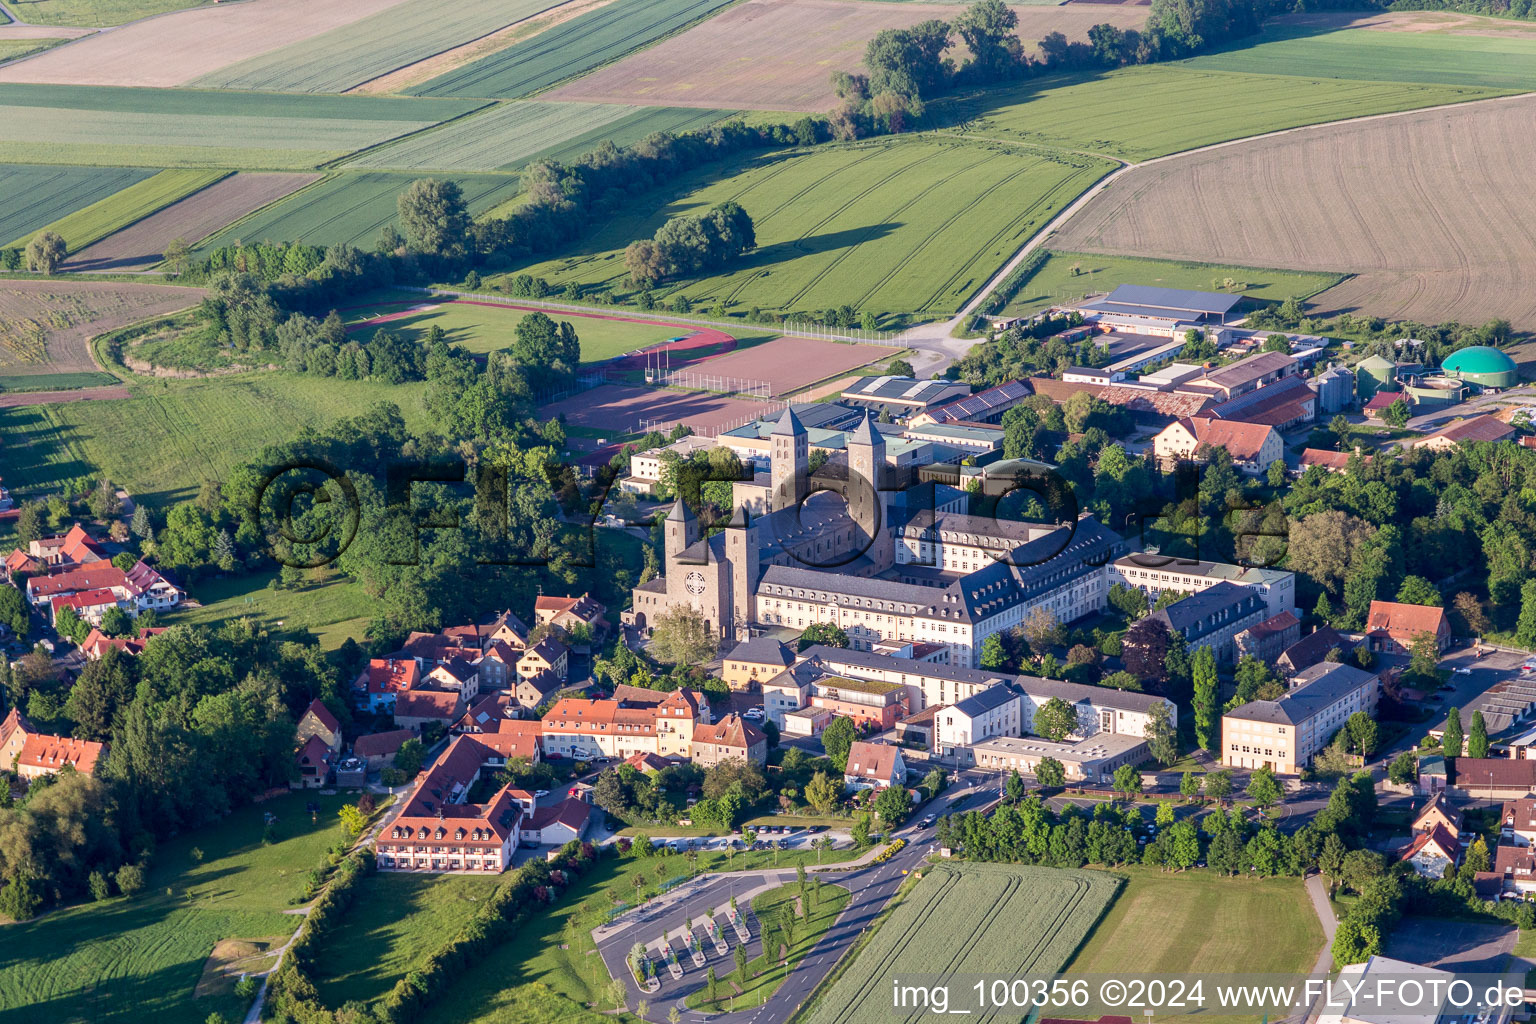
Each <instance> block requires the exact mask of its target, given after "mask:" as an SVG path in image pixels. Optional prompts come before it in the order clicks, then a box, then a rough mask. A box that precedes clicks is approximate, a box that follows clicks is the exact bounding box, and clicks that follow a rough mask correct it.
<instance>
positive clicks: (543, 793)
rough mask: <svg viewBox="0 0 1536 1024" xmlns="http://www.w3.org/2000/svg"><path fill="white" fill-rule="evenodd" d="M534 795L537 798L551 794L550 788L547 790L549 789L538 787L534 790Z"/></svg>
mask: <svg viewBox="0 0 1536 1024" xmlns="http://www.w3.org/2000/svg"><path fill="white" fill-rule="evenodd" d="M533 795H534V797H535V798H538V797H543V796H549V790H547V789H536V790H534V791H533Z"/></svg>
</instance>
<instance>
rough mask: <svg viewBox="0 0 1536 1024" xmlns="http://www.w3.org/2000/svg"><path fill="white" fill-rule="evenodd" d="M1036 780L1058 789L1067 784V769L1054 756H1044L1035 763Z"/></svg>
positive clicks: (1050, 787) (1045, 785)
mask: <svg viewBox="0 0 1536 1024" xmlns="http://www.w3.org/2000/svg"><path fill="white" fill-rule="evenodd" d="M1035 781H1036V782H1038V783H1040V785H1042V786H1044V787H1046V788H1047V789H1057V788H1059V787H1061V786H1065V785H1066V784H1067V769H1066V766H1065V765H1063V764H1062V763H1061V762H1060V761H1058V760H1056V759H1055V758H1054V757H1042V758H1041V759H1040V760H1039V761H1038V762H1036V764H1035Z"/></svg>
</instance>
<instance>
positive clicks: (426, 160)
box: [347, 100, 729, 171]
mask: <svg viewBox="0 0 1536 1024" xmlns="http://www.w3.org/2000/svg"><path fill="white" fill-rule="evenodd" d="M728 113H729V111H725V110H694V109H682V108H676V107H673V108H668V107H634V106H627V105H622V104H612V103H545V102H540V101H536V100H529V101H524V102H512V103H500V104H497V105H496V106H494V107H492V108H490V109H489V110H487V111H484V112H478V113H475V114H472V115H470V116H469V117H462V118H459V119H458V120H457V121H453V122H451V123H449V124H446V125H443V126H442V127H441V128H438V129H436V130H434V131H430V132H421V133H419V134H417V135H413V136H411V137H410V138H408V139H402V140H400V141H399V142H396V143H392V144H390V145H388V146H381V147H380V148H378V149H375V150H373V151H372V152H369V153H366V154H364V155H363V156H361V157H358V158H357V159H356V160H352V161H349V162H348V163H347V166H348V167H369V168H380V169H383V168H394V169H400V170H411V171H421V170H436V171H499V170H512V169H514V168H518V167H521V166H523V165H524V164H527V163H529V162H531V161H532V160H533V159H535V158H537V157H550V158H553V159H556V160H570V159H574V158H575V157H578V156H580V155H581V154H582V153H585V152H587V151H588V150H590V149H592V148H593V147H595V146H596V145H597V143H598V142H599V141H602V140H607V141H611V142H612V143H613V144H614V145H616V146H627V145H631V144H633V143H636V142H639V141H640V140H641V139H643V138H645V137H646V136H647V135H650V134H652V133H654V132H671V133H677V132H684V131H691V130H693V129H697V128H704V127H707V126H708V125H710V124H712V123H714V122H715V121H718V120H720V119H721V118H723V117H725V116H727V114H728Z"/></svg>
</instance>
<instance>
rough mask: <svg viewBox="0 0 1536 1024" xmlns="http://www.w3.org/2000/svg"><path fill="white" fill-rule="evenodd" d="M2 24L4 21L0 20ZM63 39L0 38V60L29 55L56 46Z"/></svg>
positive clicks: (15, 58)
mask: <svg viewBox="0 0 1536 1024" xmlns="http://www.w3.org/2000/svg"><path fill="white" fill-rule="evenodd" d="M3 24H5V22H3V21H0V25H3ZM63 41H64V40H62V39H0V61H7V60H20V59H21V58H22V57H30V56H31V55H32V54H34V53H40V52H42V51H43V50H46V49H48V48H50V47H54V46H58V45H59V44H60V43H62V42H63Z"/></svg>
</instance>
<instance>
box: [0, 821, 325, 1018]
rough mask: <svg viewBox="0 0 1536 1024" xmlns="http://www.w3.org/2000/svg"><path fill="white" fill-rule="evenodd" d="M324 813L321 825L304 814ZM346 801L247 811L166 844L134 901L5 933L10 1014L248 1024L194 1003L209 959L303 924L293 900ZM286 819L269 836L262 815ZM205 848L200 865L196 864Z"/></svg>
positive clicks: (1, 959)
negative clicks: (268, 838)
mask: <svg viewBox="0 0 1536 1024" xmlns="http://www.w3.org/2000/svg"><path fill="white" fill-rule="evenodd" d="M310 802H314V803H316V804H318V805H319V812H318V814H317V815H316V820H315V821H313V822H312V821H311V820H310V815H309V814H307V813H305V810H304V808H305V805H306V804H307V803H310ZM343 802H344V801H343V798H341V797H338V796H321V795H318V794H316V793H314V792H307V793H303V794H298V793H295V794H293V795H291V796H281V797H278V798H277V799H275V800H271V801H268V802H266V803H264V804H259V805H256V806H252V807H245V808H242V809H241V810H238V811H236V812H234V813H233V814H231V815H230V816H229V817H227V818H225V819H223V820H222V821H219V822H218V823H216V824H213V825H210V826H207V827H206V828H201V829H197V830H195V831H193V832H189V833H186V834H184V835H181V836H178V837H176V838H174V839H169V840H166V841H165V842H162V843H160V844H159V846H158V848H157V849H156V850H155V855H154V858H153V860H152V861H151V865H152V866H151V868H150V871H149V877H148V884H147V885H146V886H145V889H144V891H143V892H142V893H141V894H139V895H138V896H136V897H134V898H132V899H124V898H122V897H115V898H113V899H111V900H109V901H107V902H105V903H90V902H87V903H84V904H81V905H78V906H75V907H72V908H69V909H65V910H58V911H54V912H52V913H50V914H47V915H46V916H44V917H42V918H39V919H38V920H36V921H31V922H28V923H25V924H8V925H6V926H5V935H6V939H7V941H6V942H5V943H4V944H3V945H0V1017H6V1018H7V1019H14V1020H17V1021H21V1020H35V1019H37V1018H36V1014H37V1011H38V1008H39V1007H43V1006H46V1007H47V1008H48V1011H47V1016H48V1018H50V1019H53V1020H58V1021H90V1022H92V1024H139V1022H142V1021H145V1020H154V1021H157V1022H161V1024H204V1022H205V1021H206V1020H207V1018H208V1015H209V1014H210V1013H211V1012H218V1013H221V1014H223V1017H224V1019H225V1020H239V1019H240V1017H241V1015H242V1014H243V1013H244V1006H243V1004H242V1003H241V1001H240V1000H238V999H236V998H234V997H233V995H231V994H230V991H229V988H228V987H226V986H224V985H219V986H218V990H219V993H220V994H217V995H215V996H214V997H212V998H194V997H193V992H194V989H195V988H196V986H197V985H198V980H199V978H200V977H201V976H202V973H203V967H204V963H205V961H207V959H208V956H209V954H210V953H212V952H213V949H214V946H215V944H216V943H219V942H223V941H225V940H228V939H266V938H277V937H281V938H280V940H279V941H278V943H277V945H281V944H282V943H283V942H286V941H287V939H288V937H289V936H290V935H292V934H293V932H294V930H295V929H296V928H297V927H298V922H299V918H297V917H295V916H294V915H293V914H289V913H285V911H288V910H291V909H292V906H291V904H290V903H289V899H290V898H292V897H294V896H297V895H299V894H300V891H301V887H302V882H303V877H304V875H306V874H307V873H308V872H309V871H310V870H311V869H313V868H314V867H315V865H316V864H318V863H319V862H320V858H321V855H322V854H323V853H324V852H325V850H326V848H327V847H328V846H330V845H331V844H332V843H335V842H336V841H337V840H338V839H339V838H341V829H340V827H339V825H338V821H337V817H336V812H337V809H338V808H339V807H340V806H341V804H342V803H343ZM266 812H270V813H272V814H275V815H277V818H278V821H277V825H276V832H277V840H276V841H275V842H273V843H271V844H270V845H267V844H264V843H263V842H262V841H261V839H262V830H263V824H262V815H263V813H266ZM194 847H196V848H197V849H198V850H201V851H202V856H201V860H196V859H194V858H193V856H192V854H191V851H192V849H193V848H194Z"/></svg>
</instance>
